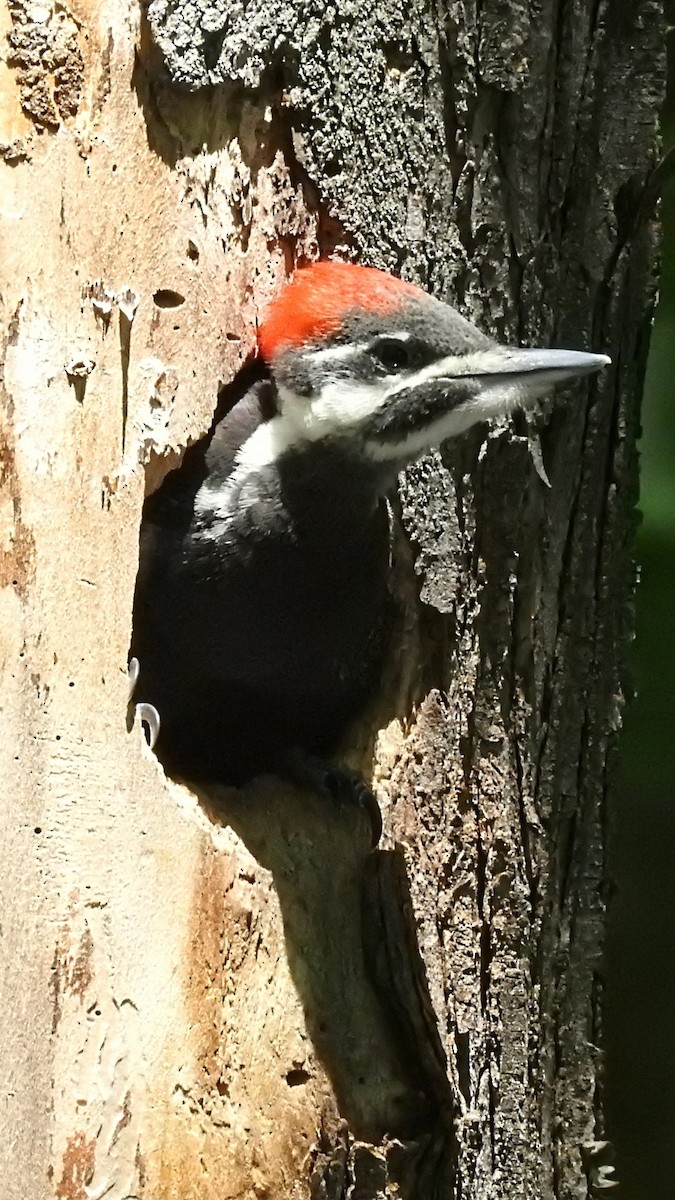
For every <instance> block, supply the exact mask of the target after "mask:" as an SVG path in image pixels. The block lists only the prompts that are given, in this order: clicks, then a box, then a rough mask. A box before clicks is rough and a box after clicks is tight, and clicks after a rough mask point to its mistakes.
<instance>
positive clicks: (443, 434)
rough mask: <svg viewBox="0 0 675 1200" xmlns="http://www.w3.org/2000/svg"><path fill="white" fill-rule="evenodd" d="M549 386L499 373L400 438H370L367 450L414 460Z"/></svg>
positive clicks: (381, 458)
mask: <svg viewBox="0 0 675 1200" xmlns="http://www.w3.org/2000/svg"><path fill="white" fill-rule="evenodd" d="M547 390H548V388H547V386H546V384H545V383H543V384H542V386H541V387H540V388H539V387H538V388H533V387H532V386H531V384H529V383H528V385H527V386H525V387H524V386H523V385H522V382H518V383H516V382H507V381H506V380H502V381H501V382H500V380H499V376H495V379H494V383H489V384H488V385H487V386H486V387H483V388H481V390H480V391H479V392H477V393H476V395H475V396H472V397H471V398H470V399H469V400H463V401H462V402H461V404H460V405H459V406H458V407H457V408H455V409H451V410H450V411H449V412H446V413H443V414H442V415H441V416H439V418H438V420H436V421H433V422H430V423H429V424H428V425H426V426H425V427H424V429H419V430H418V429H416V430H414V431H413V432H411V433H409V434H408V435H407V436H404V437H402V438H401V439H400V440H397V441H393V440H389V441H384V440H382V441H379V440H378V441H375V440H371V439H368V440H367V441H366V451H367V453H368V455H369V456H370V458H372V459H374V460H375V462H391V461H396V460H400V461H401V462H412V461H413V459H415V458H417V457H418V456H419V455H420V454H424V453H426V451H427V450H428V449H430V448H431V447H434V446H440V445H441V443H442V442H445V441H447V439H448V438H452V437H457V436H458V435H459V434H460V433H464V432H465V431H466V430H467V429H470V428H471V426H472V425H477V424H478V423H479V422H480V421H489V420H491V419H492V418H493V417H504V416H508V415H509V413H512V412H513V411H514V410H515V409H517V408H521V407H523V406H524V405H529V404H531V403H532V402H533V401H534V400H536V399H537V398H538V397H539V396H540V395H541V394H542V393H545V392H546V391H547Z"/></svg>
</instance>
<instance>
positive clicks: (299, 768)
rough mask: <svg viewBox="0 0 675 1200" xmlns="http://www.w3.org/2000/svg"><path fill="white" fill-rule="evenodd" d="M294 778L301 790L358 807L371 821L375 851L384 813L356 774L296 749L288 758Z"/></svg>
mask: <svg viewBox="0 0 675 1200" xmlns="http://www.w3.org/2000/svg"><path fill="white" fill-rule="evenodd" d="M286 764H287V768H288V771H289V774H290V775H291V777H292V778H293V779H294V780H295V781H296V782H297V783H299V784H300V785H301V786H305V787H311V788H313V789H315V790H316V791H319V792H321V793H323V795H325V796H328V797H329V798H330V799H331V800H334V801H335V802H336V803H337V804H339V805H355V806H356V807H357V808H360V809H362V810H363V812H365V814H366V816H367V817H368V820H369V821H370V829H371V835H372V845H373V849H375V847H376V846H377V844H378V842H379V840H380V837H381V836H382V813H381V812H380V806H379V804H378V803H377V800H376V799H375V797H374V795H373V793H372V792H371V790H370V788H369V787H368V785H367V784H366V783H365V782H364V781H363V779H362V778H361V776H360V775H358V774H357V772H356V771H350V770H349V768H348V767H343V766H339V765H338V764H336V763H333V762H330V761H327V760H326V759H323V758H319V757H317V756H315V755H313V754H306V753H305V751H304V750H300V749H294V750H291V751H289V753H288V755H287V756H286Z"/></svg>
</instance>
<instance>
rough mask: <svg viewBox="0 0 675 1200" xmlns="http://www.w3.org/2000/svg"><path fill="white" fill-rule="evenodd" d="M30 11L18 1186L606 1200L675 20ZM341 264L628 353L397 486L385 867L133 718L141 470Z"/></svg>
mask: <svg viewBox="0 0 675 1200" xmlns="http://www.w3.org/2000/svg"><path fill="white" fill-rule="evenodd" d="M0 31H1V32H2V35H3V36H4V39H5V46H6V50H5V53H4V54H3V59H4V66H3V67H2V72H3V74H2V85H1V86H2V93H1V94H2V102H3V103H2V109H1V110H0V171H1V173H2V197H3V199H2V212H3V247H2V256H1V260H0V284H1V286H0V292H1V295H2V336H3V346H4V355H3V357H4V374H3V381H2V386H3V427H2V441H1V442H0V446H1V456H0V462H1V464H2V477H1V478H2V511H3V514H4V521H3V543H2V547H1V548H0V571H1V580H2V583H3V585H4V587H3V591H2V600H1V606H2V607H1V609H0V614H1V615H0V621H1V628H2V644H3V674H2V693H1V694H2V709H3V735H2V744H1V746H0V754H1V756H2V778H3V780H4V781H5V802H4V804H3V815H4V820H3V825H4V828H3V838H2V847H3V849H2V874H1V878H2V898H1V901H0V903H1V909H2V911H1V914H0V915H1V918H2V931H3V940H4V954H3V963H2V975H1V978H2V989H1V998H0V1008H1V1011H2V1012H3V1037H2V1044H1V1050H0V1059H1V1061H2V1075H3V1079H4V1080H5V1081H6V1082H5V1083H4V1086H3V1092H4V1116H3V1121H2V1131H3V1132H2V1155H1V1158H0V1161H1V1162H2V1167H3V1170H2V1176H3V1179H4V1180H5V1185H4V1186H5V1195H6V1196H7V1197H8V1200H18V1198H19V1197H21V1198H22V1200H23V1198H24V1197H26V1196H30V1197H31V1198H35V1200H42V1198H43V1197H44V1198H47V1197H50V1198H51V1197H59V1198H64V1200H65V1198H67V1200H84V1198H85V1197H92V1198H93V1197H103V1196H106V1197H109V1198H111V1200H116V1198H120V1200H121V1198H123V1197H132V1196H134V1197H147V1198H150V1197H152V1198H153V1200H158V1198H160V1197H161V1198H162V1200H164V1198H167V1200H168V1198H172V1200H173V1198H175V1200H179V1198H180V1200H192V1198H194V1200H197V1198H199V1200H216V1198H217V1200H222V1198H223V1197H242V1198H243V1197H246V1198H247V1200H248V1198H251V1200H253V1197H258V1198H260V1197H271V1198H274V1200H285V1198H288V1200H291V1198H293V1200H299V1198H301V1197H310V1196H311V1197H315V1198H319V1197H320V1198H323V1200H337V1198H338V1197H347V1196H354V1197H356V1196H358V1197H359V1198H360V1200H368V1198H370V1197H372V1198H375V1197H378V1198H380V1197H385V1196H389V1195H395V1194H396V1195H400V1196H401V1197H403V1200H413V1198H417V1200H433V1198H438V1200H446V1198H449V1197H453V1196H454V1197H460V1196H461V1197H462V1198H463V1200H466V1198H471V1200H488V1198H493V1197H494V1198H497V1197H499V1198H502V1197H509V1200H516V1198H517V1197H523V1198H525V1197H527V1200H535V1198H541V1200H553V1198H554V1197H555V1198H556V1200H561V1198H565V1200H567V1198H572V1197H575V1198H579V1197H585V1196H588V1195H600V1194H602V1193H603V1191H604V1190H607V1185H608V1184H609V1183H611V1182H612V1176H611V1169H610V1168H611V1147H608V1146H607V1145H606V1144H605V1143H606V1138H605V1129H604V1122H603V1110H602V1100H603V1085H602V1048H601V1047H602V1033H601V1007H602V1006H601V1000H602V961H601V960H602V943H603V923H604V909H605V903H606V898H607V887H608V880H607V873H606V866H605V853H606V850H605V848H606V836H607V824H608V819H609V816H608V814H609V811H610V808H611V796H612V774H613V763H614V759H615V752H616V741H617V732H618V729H619V725H620V719H621V704H622V671H623V661H624V653H625V650H626V646H627V643H628V640H629V637H630V633H631V628H632V618H631V611H630V602H631V595H632V586H633V568H632V562H631V538H632V531H633V526H634V515H633V506H634V503H635V498H636V453H635V438H636V435H637V432H638V408H639V398H640V393H641V387H642V380H643V373H644V365H645V356H646V351H647V343H648V335H649V324H650V317H651V309H652V305H653V300H654V288H655V259H656V252H657V242H658V229H657V226H656V224H655V221H654V218H653V208H654V201H655V196H654V189H653V186H652V182H653V177H652V171H653V168H654V166H655V161H656V159H655V155H656V124H657V113H658V110H659V105H660V101H661V96H662V90H663V76H664V49H663V38H664V31H663V27H662V15H661V6H660V5H659V4H658V3H656V2H655V0H636V2H635V3H633V4H631V5H626V4H625V3H624V2H623V0H570V2H569V3H566V4H553V3H552V2H548V0H543V2H542V3H541V4H538V5H536V6H534V7H533V6H532V5H526V4H524V3H522V2H521V0H510V2H508V3H507V2H506V0H484V2H483V3H482V4H474V3H471V2H470V0H468V2H467V3H464V4H460V3H459V2H456V0H446V3H439V4H433V3H428V2H426V0H415V2H414V3H413V4H412V5H409V4H405V5H404V4H402V3H400V2H399V0H385V2H384V3H383V4H381V5H380V6H378V7H377V9H376V7H375V6H372V5H358V4H352V5H343V6H339V7H337V6H336V7H331V6H325V5H322V4H318V3H316V4H315V3H308V4H304V5H295V4H291V3H288V2H285V0H274V2H273V3H267V4H262V3H261V2H260V0H252V2H251V3H249V4H248V5H243V4H237V3H232V4H220V3H210V4H208V3H207V2H206V0H193V2H192V3H188V0H185V2H183V3H169V0H152V2H151V3H150V4H149V6H148V7H147V11H144V12H143V13H141V12H139V10H138V7H137V6H136V5H135V4H134V3H132V2H131V0H95V2H94V0H91V2H89V3H87V4H84V2H83V0H70V3H69V5H66V4H63V3H59V4H58V5H57V4H55V3H52V2H51V0H46V2H45V3H44V4H37V3H35V2H34V0H10V3H9V5H8V8H7V10H5V16H4V18H3V22H2V25H0ZM333 253H337V254H339V255H342V256H348V257H357V258H359V259H360V260H362V261H366V262H370V263H372V264H374V265H377V266H382V267H385V268H388V269H390V270H394V271H397V272H400V273H401V274H402V275H404V276H405V277H406V278H409V279H413V280H415V281H416V282H419V283H421V284H422V285H423V286H425V287H427V288H428V289H429V290H430V291H433V292H434V293H435V294H436V295H438V296H440V297H441V298H442V299H445V300H449V301H450V302H452V303H454V304H456V305H457V306H458V307H459V308H460V309H461V310H462V311H463V312H464V313H465V314H467V315H468V316H470V317H471V318H472V319H473V320H475V321H476V322H477V323H478V324H479V325H481V327H483V328H484V329H485V330H486V331H488V332H490V333H492V334H494V335H495V336H497V337H499V338H500V339H501V340H503V341H509V342H514V341H522V342H523V343H525V344H532V345H534V344H548V343H552V344H558V345H566V346H569V347H579V348H584V347H585V348H589V349H593V350H596V351H606V352H607V353H609V354H610V355H611V356H612V358H613V364H614V365H613V367H612V368H611V369H610V370H608V371H606V372H605V373H604V374H603V375H602V376H601V377H598V378H597V379H594V380H592V381H591V382H590V383H589V384H588V385H587V387H586V388H576V389H574V390H573V391H570V392H568V393H566V394H565V395H564V396H563V397H561V398H560V399H559V400H558V401H556V402H555V404H554V403H548V404H546V405H544V406H543V407H544V411H543V412H542V414H541V415H540V416H538V417H537V418H535V419H533V420H532V421H529V422H528V421H526V420H525V419H524V418H523V417H519V418H516V419H515V420H514V421H513V423H510V424H508V425H503V426H499V427H496V428H494V429H491V430H490V431H485V430H480V431H478V432H476V433H474V434H472V435H470V436H467V437H465V438H463V439H461V440H460V441H457V442H455V443H453V444H449V445H447V446H445V447H443V448H442V449H441V450H440V451H439V452H438V453H436V454H433V455H430V456H429V457H427V458H425V459H424V460H423V461H422V462H420V463H419V464H418V465H417V466H415V467H414V468H412V469H411V470H409V471H408V472H407V473H406V475H405V477H404V478H402V480H401V485H400V493H399V496H398V497H397V498H395V499H394V500H393V501H392V508H393V513H394V527H395V555H394V569H393V575H394V587H395V592H396V599H397V619H396V623H395V629H394V630H393V631H392V642H391V652H390V655H389V661H388V665H387V669H386V672H385V677H384V678H383V680H382V681H381V685H380V688H379V692H378V696H377V699H376V701H375V702H374V703H373V705H372V706H371V709H370V710H369V712H368V713H367V714H365V715H364V717H363V720H362V721H361V722H360V724H359V727H358V729H357V730H355V731H354V734H353V737H352V738H351V739H350V743H349V745H348V746H346V747H345V757H346V759H347V760H348V761H350V762H351V763H353V764H354V765H358V766H359V767H360V769H362V770H363V771H364V772H365V773H366V774H367V775H368V776H369V777H370V778H372V780H373V783H374V787H375V789H376V792H377V795H378V798H379V799H380V802H381V804H382V807H383V810H384V816H385V842H384V848H383V849H381V850H379V851H377V852H375V853H373V854H369V852H368V829H367V828H366V826H365V822H360V821H359V818H358V817H357V816H355V814H353V813H350V812H349V811H343V810H334V809H332V808H331V807H329V806H328V805H327V804H326V802H325V801H324V800H322V799H321V798H320V797H317V796H313V795H311V794H309V793H304V792H301V791H300V790H297V789H293V788H291V787H289V786H288V785H284V784H282V783H281V782H279V781H275V780H272V779H269V780H263V781H261V782H259V783H256V784H255V785H251V786H250V787H248V788H247V789H245V790H244V791H242V792H239V793H237V792H232V791H226V790H224V789H223V790H222V792H220V793H215V792H212V793H211V794H209V795H206V794H204V793H203V792H202V793H199V794H198V793H196V792H194V791H193V790H191V789H190V788H188V787H187V786H180V785H178V784H176V783H173V782H171V781H167V780H166V779H165V777H164V774H163V772H162V770H161V768H160V767H159V766H158V764H157V762H156V761H155V760H154V758H153V755H152V754H151V752H150V751H149V750H148V749H147V747H145V744H144V740H143V737H142V734H141V731H140V729H139V726H138V722H136V723H135V724H134V725H133V726H132V727H131V728H129V727H128V726H127V718H126V689H127V681H126V662H127V653H128V646H129V641H130V633H131V613H132V602H133V592H134V580H135V572H136V567H137V558H138V531H139V524H140V519H141V510H142V503H143V498H144V494H145V491H146V489H147V490H149V489H152V488H153V487H154V486H156V485H157V482H158V481H159V480H160V479H161V477H162V476H163V474H164V473H166V471H167V470H168V469H169V468H170V467H172V466H174V465H176V463H177V462H178V461H179V457H180V454H181V452H182V450H183V449H184V448H185V446H186V445H187V444H188V442H189V441H190V440H193V439H194V438H196V437H197V436H199V435H200V434H201V433H203V432H204V431H205V430H206V429H207V428H208V425H209V423H210V419H211V415H212V412H213V408H214V405H215V399H216V394H217V391H218V388H219V386H220V385H221V384H222V383H226V382H227V381H228V380H230V379H231V378H232V377H233V376H234V374H235V373H236V371H237V369H238V367H239V366H240V365H241V363H242V362H243V361H244V359H245V357H246V355H247V354H248V353H249V352H250V350H251V349H252V347H253V345H254V340H255V324H256V320H257V317H258V314H259V313H260V312H261V311H262V310H263V309H264V306H265V303H266V301H267V300H268V299H269V297H270V296H271V295H272V294H273V293H274V291H275V289H276V288H277V286H278V285H279V284H280V282H281V281H282V279H283V278H284V276H285V274H286V273H287V272H288V270H289V269H290V268H291V267H292V266H293V265H294V264H295V263H296V262H303V261H307V260H313V259H316V258H317V257H319V256H321V255H327V254H333ZM542 458H543V463H544V464H545V469H546V472H547V473H548V476H549V479H550V484H551V486H550V489H549V488H547V487H546V485H545V483H544V481H543V479H542V475H543V471H542V468H541V459H542ZM397 1188H398V1191H397V1190H396V1189H397Z"/></svg>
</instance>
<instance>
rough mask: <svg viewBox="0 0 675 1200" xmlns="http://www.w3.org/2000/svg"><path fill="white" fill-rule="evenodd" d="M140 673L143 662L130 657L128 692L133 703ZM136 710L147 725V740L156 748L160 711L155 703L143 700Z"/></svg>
mask: <svg viewBox="0 0 675 1200" xmlns="http://www.w3.org/2000/svg"><path fill="white" fill-rule="evenodd" d="M140 673H141V664H140V663H139V661H138V659H137V658H130V659H129V693H128V700H129V704H131V702H132V700H133V698H134V692H135V691H136V684H137V683H138V677H139V675H140ZM134 711H135V712H136V713H138V718H139V720H140V721H141V722H142V724H143V725H144V726H145V731H146V741H147V743H148V745H149V747H150V749H151V750H154V747H155V743H156V741H157V738H158V737H159V729H160V719H159V713H158V712H157V709H156V708H155V706H154V704H146V702H145V701H141V703H140V704H136V705H134Z"/></svg>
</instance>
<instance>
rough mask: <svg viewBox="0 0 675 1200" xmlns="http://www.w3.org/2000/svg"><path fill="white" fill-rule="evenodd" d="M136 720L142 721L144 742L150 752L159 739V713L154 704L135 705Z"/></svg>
mask: <svg viewBox="0 0 675 1200" xmlns="http://www.w3.org/2000/svg"><path fill="white" fill-rule="evenodd" d="M136 712H137V713H138V718H139V720H140V721H142V723H143V725H144V726H145V730H146V740H147V743H148V745H149V747H150V749H151V750H154V748H155V742H156V741H157V738H158V737H159V727H160V720H159V713H158V712H157V709H156V708H155V706H154V704H146V703H144V702H143V703H141V704H137V705H136Z"/></svg>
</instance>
